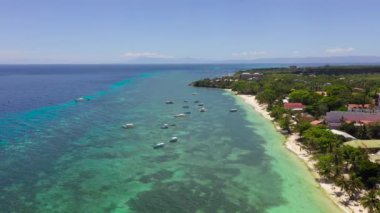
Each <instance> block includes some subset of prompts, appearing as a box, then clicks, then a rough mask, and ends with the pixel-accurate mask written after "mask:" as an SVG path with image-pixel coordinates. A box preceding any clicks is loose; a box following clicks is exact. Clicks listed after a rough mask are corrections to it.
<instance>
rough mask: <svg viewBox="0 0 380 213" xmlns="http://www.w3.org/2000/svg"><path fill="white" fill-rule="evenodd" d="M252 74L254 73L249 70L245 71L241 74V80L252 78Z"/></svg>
mask: <svg viewBox="0 0 380 213" xmlns="http://www.w3.org/2000/svg"><path fill="white" fill-rule="evenodd" d="M252 76H253V75H252V74H251V73H249V72H243V73H242V74H240V80H248V79H250V78H252Z"/></svg>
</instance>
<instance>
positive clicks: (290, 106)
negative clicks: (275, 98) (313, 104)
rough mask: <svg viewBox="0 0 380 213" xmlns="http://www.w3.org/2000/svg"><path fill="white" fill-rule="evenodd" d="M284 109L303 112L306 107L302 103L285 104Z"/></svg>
mask: <svg viewBox="0 0 380 213" xmlns="http://www.w3.org/2000/svg"><path fill="white" fill-rule="evenodd" d="M284 108H285V109H287V110H292V111H299V112H302V111H303V110H304V109H305V105H303V104H302V103H284Z"/></svg>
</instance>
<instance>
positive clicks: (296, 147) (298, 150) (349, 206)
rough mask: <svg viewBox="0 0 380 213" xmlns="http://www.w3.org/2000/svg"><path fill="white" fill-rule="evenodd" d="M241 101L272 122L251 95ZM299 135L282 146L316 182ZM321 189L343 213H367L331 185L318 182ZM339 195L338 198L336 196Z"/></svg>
mask: <svg viewBox="0 0 380 213" xmlns="http://www.w3.org/2000/svg"><path fill="white" fill-rule="evenodd" d="M237 96H238V97H240V98H241V99H243V100H244V102H245V103H247V104H249V105H250V106H252V108H253V109H254V110H256V111H257V112H258V113H259V114H260V115H261V116H263V117H264V118H266V119H268V120H270V121H272V122H273V121H274V119H273V118H272V117H271V116H270V114H269V112H268V111H267V110H266V107H267V106H266V105H263V104H260V103H259V102H258V101H257V100H256V97H255V96H252V95H237ZM273 124H274V125H275V127H276V129H278V130H280V128H279V126H278V125H277V124H276V123H275V122H273ZM298 139H299V135H298V134H297V133H294V134H291V135H289V136H288V137H287V139H286V141H285V143H284V145H285V147H286V148H287V149H288V150H290V151H291V152H292V153H294V154H295V155H296V156H298V158H299V159H301V160H302V161H303V162H304V163H305V164H306V165H307V167H308V168H309V170H310V171H311V172H312V174H313V176H314V177H315V178H316V180H319V179H320V176H319V174H318V173H317V171H316V169H315V166H314V164H315V161H314V160H312V155H310V154H308V153H307V151H306V150H304V149H302V147H301V144H299V142H298ZM318 183H319V185H320V186H321V188H322V189H323V190H324V191H325V192H326V194H327V195H328V196H329V197H330V198H331V200H333V201H334V203H335V204H336V205H338V206H339V207H340V208H341V209H342V210H343V211H344V212H364V213H365V212H368V211H367V210H366V209H364V207H363V206H362V205H361V204H360V203H359V202H353V201H350V202H349V203H346V205H344V204H343V203H345V201H347V200H348V197H349V196H348V194H347V193H345V192H342V191H341V190H340V188H339V187H338V186H336V185H334V184H332V183H325V182H320V181H318ZM338 195H339V196H338Z"/></svg>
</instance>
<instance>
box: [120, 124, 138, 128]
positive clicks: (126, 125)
mask: <svg viewBox="0 0 380 213" xmlns="http://www.w3.org/2000/svg"><path fill="white" fill-rule="evenodd" d="M122 127H123V128H125V129H132V128H134V127H135V125H134V124H132V123H128V124H124V125H122Z"/></svg>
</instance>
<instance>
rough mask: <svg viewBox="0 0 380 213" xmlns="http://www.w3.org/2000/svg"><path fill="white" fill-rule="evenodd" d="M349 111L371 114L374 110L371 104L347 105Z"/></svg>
mask: <svg viewBox="0 0 380 213" xmlns="http://www.w3.org/2000/svg"><path fill="white" fill-rule="evenodd" d="M347 111H350V112H371V111H373V110H372V109H371V105H370V104H348V105H347Z"/></svg>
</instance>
